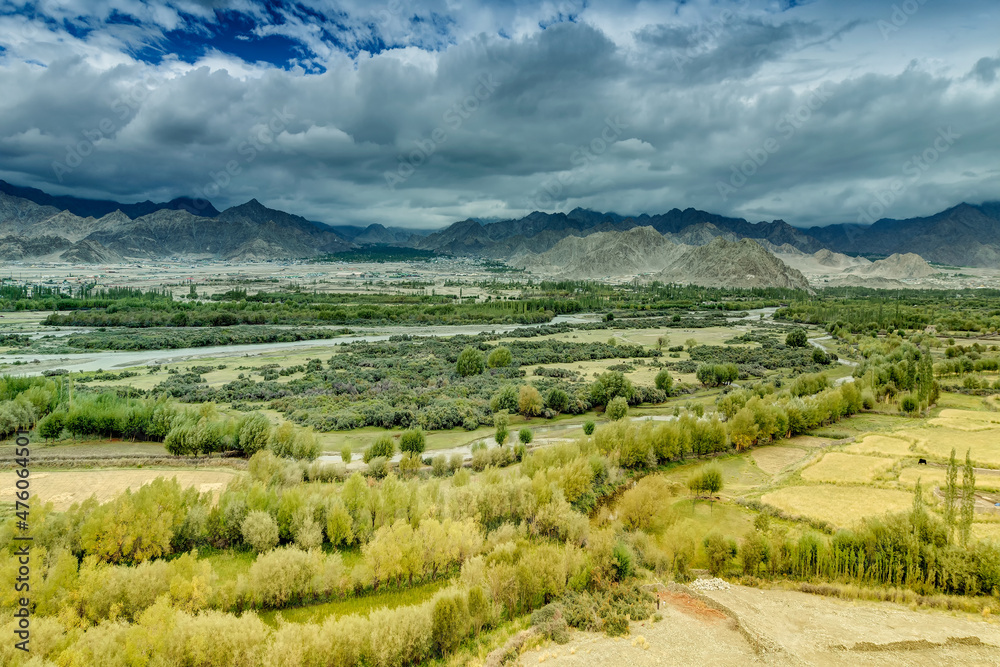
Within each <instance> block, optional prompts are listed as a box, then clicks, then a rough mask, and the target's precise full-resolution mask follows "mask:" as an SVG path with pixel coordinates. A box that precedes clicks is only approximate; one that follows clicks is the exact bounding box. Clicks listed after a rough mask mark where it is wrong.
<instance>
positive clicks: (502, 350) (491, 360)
mask: <svg viewBox="0 0 1000 667" xmlns="http://www.w3.org/2000/svg"><path fill="white" fill-rule="evenodd" d="M513 361H514V358H513V357H512V356H511V353H510V350H508V349H507V348H506V347H504V346H502V345H500V346H498V347H496V348H494V349H493V351H491V352H490V355H489V356H488V357H486V365H487V366H488V367H489V368H506V367H507V366H510V365H511V363H512V362H513Z"/></svg>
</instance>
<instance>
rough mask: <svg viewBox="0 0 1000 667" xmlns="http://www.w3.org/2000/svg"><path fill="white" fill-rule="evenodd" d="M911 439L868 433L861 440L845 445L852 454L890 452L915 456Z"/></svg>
mask: <svg viewBox="0 0 1000 667" xmlns="http://www.w3.org/2000/svg"><path fill="white" fill-rule="evenodd" d="M911 446H912V443H910V441H909V440H904V439H902V438H895V437H892V436H888V435H868V436H865V437H864V439H863V440H861V442H857V443H855V444H853V445H848V446H847V447H844V451H845V452H849V453H851V454H888V455H889V456H913V455H914V453H913V452H912V451H911V450H910V447H911Z"/></svg>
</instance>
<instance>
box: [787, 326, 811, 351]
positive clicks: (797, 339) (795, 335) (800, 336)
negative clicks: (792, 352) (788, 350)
mask: <svg viewBox="0 0 1000 667" xmlns="http://www.w3.org/2000/svg"><path fill="white" fill-rule="evenodd" d="M808 344H809V337H808V336H807V335H806V330H805V329H802V328H799V327H796V328H794V329H792V330H791V331H789V332H788V335H787V336H785V345H787V346H788V347H805V346H806V345H808Z"/></svg>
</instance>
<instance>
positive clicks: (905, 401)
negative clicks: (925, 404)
mask: <svg viewBox="0 0 1000 667" xmlns="http://www.w3.org/2000/svg"><path fill="white" fill-rule="evenodd" d="M899 407H900V408H901V409H902V410H903V412H906V413H907V414H914V413H915V412H916V411H917V410H919V409H920V399H918V398H917V397H916V396H914V395H913V394H907V395H906V396H903V397H902V398H901V399H899Z"/></svg>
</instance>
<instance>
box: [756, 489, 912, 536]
mask: <svg viewBox="0 0 1000 667" xmlns="http://www.w3.org/2000/svg"><path fill="white" fill-rule="evenodd" d="M761 501H762V502H765V503H767V504H768V505H773V506H775V507H777V508H778V509H780V510H782V511H784V512H787V513H788V514H791V515H794V516H804V517H809V518H812V519H820V520H821V521H827V522H829V523H831V524H833V525H835V526H842V527H847V526H850V525H852V524H854V523H856V522H857V521H858V520H860V519H862V518H864V517H869V516H877V515H879V514H885V513H886V512H900V511H903V510H905V509H908V508H909V507H911V506H912V504H913V494H912V493H909V492H907V491H898V490H896V489H879V488H873V487H860V486H837V485H835V484H810V485H803V486H786V487H784V488H781V489H778V490H777V491H772V492H770V493H766V494H764V495H763V496H762V497H761Z"/></svg>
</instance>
